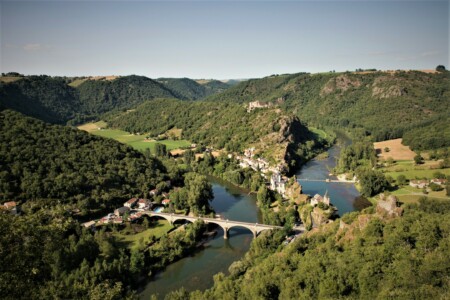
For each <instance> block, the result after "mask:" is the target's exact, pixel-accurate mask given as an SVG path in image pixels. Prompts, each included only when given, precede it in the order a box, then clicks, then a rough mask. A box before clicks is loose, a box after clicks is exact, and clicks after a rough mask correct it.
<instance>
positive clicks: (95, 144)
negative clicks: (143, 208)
mask: <svg viewBox="0 0 450 300" xmlns="http://www.w3.org/2000/svg"><path fill="white" fill-rule="evenodd" d="M0 140H1V141H2V142H1V144H0V182H1V185H0V199H1V201H2V202H4V201H6V200H18V201H20V202H22V203H25V202H27V201H30V202H31V205H37V206H43V205H52V204H56V203H59V204H62V203H64V204H68V205H69V207H73V208H78V209H80V210H82V212H84V213H88V212H89V211H90V210H95V209H99V208H105V207H115V206H117V203H121V202H122V201H123V200H124V199H126V198H127V197H132V196H141V197H142V196H144V195H145V193H146V192H148V190H149V189H151V188H154V187H155V186H156V184H158V183H159V182H160V181H162V180H163V179H165V178H164V177H165V176H166V174H165V169H164V167H163V166H162V165H161V164H160V162H159V161H157V160H156V159H153V158H147V157H144V156H143V154H142V153H140V152H137V151H135V150H133V149H131V148H130V147H127V146H125V145H123V144H120V143H118V142H116V141H113V140H109V139H104V138H100V137H96V136H93V135H90V134H88V133H86V132H84V131H81V130H76V129H72V128H69V127H64V126H59V125H49V124H46V123H44V122H41V121H38V120H35V119H32V118H29V117H25V116H23V115H22V114H20V113H17V112H14V111H11V110H3V111H2V112H1V113H0Z"/></svg>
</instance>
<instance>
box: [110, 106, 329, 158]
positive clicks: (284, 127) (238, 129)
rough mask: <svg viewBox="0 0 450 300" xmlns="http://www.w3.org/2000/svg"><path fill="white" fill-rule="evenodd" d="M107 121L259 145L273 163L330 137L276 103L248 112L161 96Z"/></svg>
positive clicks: (216, 143) (237, 146) (229, 146)
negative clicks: (284, 111)
mask: <svg viewBox="0 0 450 300" xmlns="http://www.w3.org/2000/svg"><path fill="white" fill-rule="evenodd" d="M106 121H107V122H108V124H109V126H110V127H111V128H120V129H123V130H125V131H128V132H140V133H143V132H145V133H146V134H148V135H150V136H158V135H160V134H163V133H165V132H166V131H168V130H170V129H172V128H178V129H181V130H182V138H183V139H186V140H189V141H192V142H194V143H202V144H204V145H208V146H212V147H214V148H215V149H226V150H228V151H243V150H244V149H245V148H247V147H256V148H257V149H258V151H257V152H258V153H259V154H260V155H261V156H263V157H265V158H266V159H269V161H271V163H272V164H273V165H275V164H276V162H280V161H284V160H287V161H288V163H289V162H293V160H294V159H293V158H294V157H295V158H297V159H298V160H300V161H305V160H306V159H308V158H311V156H312V155H314V153H315V152H316V151H317V150H318V149H320V148H321V147H322V146H323V144H324V143H326V141H325V140H323V139H321V138H319V137H318V136H316V135H315V134H314V133H312V132H310V131H309V130H308V129H307V128H306V127H305V126H304V125H303V124H302V123H301V122H300V121H299V119H298V118H297V117H295V116H293V115H292V114H288V113H282V112H281V111H279V110H277V109H261V110H255V111H252V112H248V111H247V109H246V107H244V106H243V105H241V104H236V103H230V102H211V101H208V102H207V101H180V100H174V99H172V100H171V99H159V100H154V101H148V102H145V103H144V104H142V105H140V106H138V107H137V108H136V110H134V111H132V112H128V113H126V114H123V113H122V114H116V115H109V116H108V118H107V119H106ZM290 156H293V157H290Z"/></svg>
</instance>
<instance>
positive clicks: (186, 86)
mask: <svg viewBox="0 0 450 300" xmlns="http://www.w3.org/2000/svg"><path fill="white" fill-rule="evenodd" d="M157 81H158V82H160V83H162V84H163V85H164V86H165V87H167V88H169V89H170V91H172V93H173V94H175V98H178V99H183V100H198V99H201V98H205V97H206V96H209V95H212V94H217V93H221V92H223V91H225V90H226V89H227V88H229V85H228V84H226V83H223V82H222V81H218V80H210V81H207V82H205V83H202V84H200V83H198V82H196V81H194V80H192V79H189V78H158V79H157Z"/></svg>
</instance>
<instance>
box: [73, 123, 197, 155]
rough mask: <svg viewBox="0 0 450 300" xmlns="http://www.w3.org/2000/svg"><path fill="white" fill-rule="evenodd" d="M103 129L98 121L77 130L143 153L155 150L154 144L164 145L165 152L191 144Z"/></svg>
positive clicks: (104, 125) (102, 125)
mask: <svg viewBox="0 0 450 300" xmlns="http://www.w3.org/2000/svg"><path fill="white" fill-rule="evenodd" d="M105 127H106V123H105V122H103V121H100V122H96V123H87V124H84V125H81V126H79V127H78V129H81V130H85V131H87V132H89V133H92V134H95V135H98V136H102V137H106V138H111V139H114V140H116V141H119V142H121V143H123V144H127V145H130V146H131V147H133V148H134V149H136V150H139V151H144V150H145V149H150V151H153V150H154V149H155V144H156V143H160V144H164V145H166V146H167V150H172V149H179V148H182V147H189V146H190V145H191V143H190V142H189V141H186V140H176V141H175V140H161V141H154V140H146V139H145V135H135V134H131V133H129V132H126V131H123V130H117V129H106V128H105ZM99 128H100V129H99Z"/></svg>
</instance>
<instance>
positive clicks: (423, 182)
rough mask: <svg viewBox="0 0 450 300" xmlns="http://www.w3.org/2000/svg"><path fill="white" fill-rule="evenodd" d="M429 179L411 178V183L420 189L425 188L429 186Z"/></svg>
mask: <svg viewBox="0 0 450 300" xmlns="http://www.w3.org/2000/svg"><path fill="white" fill-rule="evenodd" d="M428 184H429V183H428V181H427V180H410V181H409V185H410V186H412V187H415V188H418V189H423V188H424V187H427V186H428Z"/></svg>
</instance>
